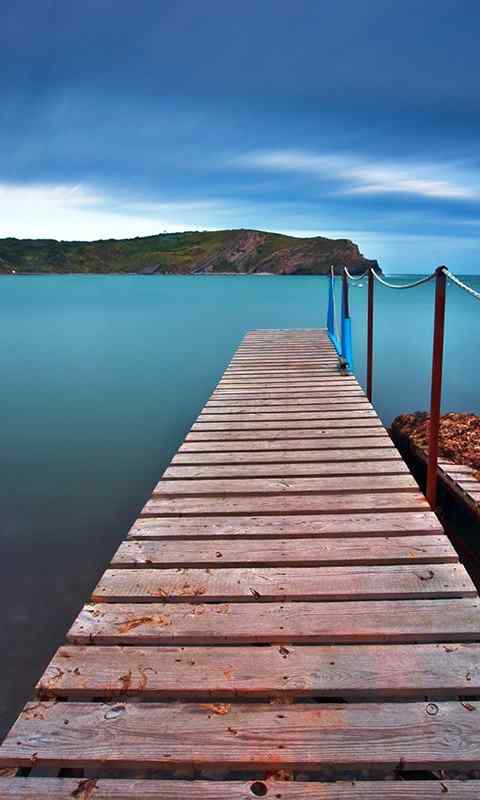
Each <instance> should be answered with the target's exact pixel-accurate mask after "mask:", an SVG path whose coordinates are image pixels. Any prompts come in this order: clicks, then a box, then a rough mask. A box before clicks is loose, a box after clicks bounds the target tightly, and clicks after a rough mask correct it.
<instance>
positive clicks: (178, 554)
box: [111, 535, 458, 569]
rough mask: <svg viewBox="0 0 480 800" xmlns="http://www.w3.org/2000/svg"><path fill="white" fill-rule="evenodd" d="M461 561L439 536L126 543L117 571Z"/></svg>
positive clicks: (116, 556) (118, 554)
mask: <svg viewBox="0 0 480 800" xmlns="http://www.w3.org/2000/svg"><path fill="white" fill-rule="evenodd" d="M456 561H458V556H457V554H456V552H455V550H454V548H453V547H452V545H451V543H450V541H449V539H448V538H447V537H446V536H443V535H436V536H435V535H433V536H425V535H422V536H389V537H384V536H378V537H361V538H360V537H358V538H345V537H342V538H338V539H326V538H324V539H296V538H289V539H249V540H247V541H245V540H244V539H243V537H242V538H241V539H240V540H238V539H237V540H235V539H222V538H220V537H218V538H216V539H214V540H212V541H208V540H207V541H203V542H202V546H201V547H199V546H198V541H195V539H193V540H187V541H185V540H175V541H173V542H172V541H143V540H140V541H136V540H133V539H131V540H128V541H125V542H122V544H121V545H120V547H119V548H118V550H117V552H116V553H115V554H114V556H113V558H112V561H111V564H112V566H113V567H124V568H132V567H135V568H142V567H143V568H148V569H151V568H156V569H167V568H169V567H170V568H172V567H178V568H183V567H208V568H209V569H219V568H221V567H243V566H245V567H248V566H250V567H275V566H278V567H282V566H299V567H300V566H307V565H308V566H310V567H313V566H318V567H320V566H327V565H328V566H342V565H344V564H348V565H351V566H353V565H357V566H368V565H370V566H371V565H373V564H443V563H454V562H456Z"/></svg>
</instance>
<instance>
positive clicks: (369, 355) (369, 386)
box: [367, 267, 375, 402]
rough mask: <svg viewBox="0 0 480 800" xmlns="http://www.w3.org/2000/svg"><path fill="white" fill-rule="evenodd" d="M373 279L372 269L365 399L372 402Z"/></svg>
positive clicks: (369, 281) (369, 272)
mask: <svg viewBox="0 0 480 800" xmlns="http://www.w3.org/2000/svg"><path fill="white" fill-rule="evenodd" d="M374 281H375V278H374V277H373V271H372V268H371V267H370V269H369V270H368V309H367V397H368V399H369V400H370V402H372V387H373V287H374Z"/></svg>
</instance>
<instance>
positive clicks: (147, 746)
mask: <svg viewBox="0 0 480 800" xmlns="http://www.w3.org/2000/svg"><path fill="white" fill-rule="evenodd" d="M467 706H468V707H467ZM428 707H429V706H428V704H427V703H420V702H419V703H415V702H412V703H408V704H405V703H387V704H376V703H364V704H362V703H358V704H357V703H350V704H348V703H347V704H334V703H329V704H322V706H315V705H309V706H308V708H305V707H302V706H301V705H289V706H276V705H264V704H259V705H257V706H256V707H255V708H252V706H251V705H249V704H246V705H241V704H238V705H237V704H235V705H234V704H232V705H227V706H221V707H220V708H219V707H218V706H215V705H211V704H208V703H207V704H198V703H191V704H188V703H170V704H169V703H149V704H148V706H147V705H145V704H144V703H134V702H129V703H117V704H116V705H112V704H104V703H84V702H76V703H68V702H63V703H56V702H55V701H44V702H42V703H38V702H35V703H30V704H27V705H26V707H25V709H24V711H23V712H22V714H21V715H20V717H19V719H18V720H17V722H16V723H15V725H14V726H13V728H12V730H11V731H10V733H9V734H8V736H7V738H6V739H5V741H4V743H3V745H2V746H1V747H0V764H1V765H4V766H10V765H11V764H20V765H21V766H31V765H32V764H35V765H39V766H57V767H87V768H92V767H102V768H105V767H110V768H112V767H119V766H120V767H122V768H127V769H128V768H154V769H155V768H156V769H161V768H172V767H181V766H184V765H185V766H186V765H194V766H196V767H202V766H203V767H208V766H219V767H226V768H228V769H231V770H238V769H251V768H265V769H268V768H271V766H272V763H273V764H275V767H276V768H277V769H278V768H280V767H285V768H291V769H302V768H320V767H322V766H327V765H328V766H335V767H337V768H346V769H348V768H352V767H356V768H364V767H368V768H372V767H378V768H380V767H382V768H385V769H394V768H396V767H398V765H399V764H400V765H401V767H402V768H403V769H437V768H446V767H447V766H450V767H455V768H463V769H465V768H472V767H477V765H478V760H479V758H480V744H479V741H478V722H477V714H475V713H474V712H473V713H472V711H470V710H469V708H473V709H476V708H477V705H476V704H475V703H468V704H462V703H459V702H442V703H438V705H436V712H435V714H430V713H427V711H428ZM479 708H480V706H479ZM67 723H68V724H67ZM86 742H88V746H87V747H86V746H85V744H86Z"/></svg>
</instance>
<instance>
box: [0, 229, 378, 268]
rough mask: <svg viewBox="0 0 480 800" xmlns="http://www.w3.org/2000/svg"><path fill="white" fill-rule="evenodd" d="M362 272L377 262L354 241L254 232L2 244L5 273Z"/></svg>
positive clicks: (4, 241)
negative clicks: (337, 270)
mask: <svg viewBox="0 0 480 800" xmlns="http://www.w3.org/2000/svg"><path fill="white" fill-rule="evenodd" d="M332 264H333V266H334V267H336V268H337V269H338V268H340V267H342V266H343V265H346V266H348V267H349V268H350V269H351V270H353V271H357V272H358V271H362V270H363V269H365V267H366V266H368V265H370V266H373V267H375V269H378V270H379V271H380V268H379V266H378V263H377V262H376V261H372V260H369V259H366V258H364V256H363V255H362V254H361V253H360V251H359V249H358V246H357V245H356V244H354V243H353V242H351V241H350V240H349V239H326V238H325V237H323V236H315V237H312V238H309V239H300V238H296V237H294V236H285V235H283V234H280V233H266V232H264V231H254V230H243V229H240V230H227V231H186V232H183V233H162V234H158V235H156V236H142V237H137V238H135V239H102V240H100V241H96V242H63V241H57V240H56V239H14V238H8V239H0V273H4V274H8V273H11V272H12V271H13V270H15V271H16V272H23V273H25V272H27V273H34V274H45V273H72V272H78V273H101V274H108V273H143V274H155V273H159V274H187V275H188V274H196V273H240V274H252V273H275V274H280V275H291V274H296V275H301V274H303V275H323V274H327V273H328V272H329V270H330V265H332Z"/></svg>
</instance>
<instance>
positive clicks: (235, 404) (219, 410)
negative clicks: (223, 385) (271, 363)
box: [202, 397, 374, 414]
mask: <svg viewBox="0 0 480 800" xmlns="http://www.w3.org/2000/svg"><path fill="white" fill-rule="evenodd" d="M336 409H338V411H339V412H340V413H344V412H345V411H373V410H374V409H373V406H372V405H371V403H369V402H368V400H366V399H365V398H364V397H360V398H358V399H355V398H354V399H353V400H336V401H333V400H325V401H323V402H322V401H315V400H302V399H299V400H285V401H283V402H282V401H281V400H280V401H279V402H277V401H275V400H266V401H265V402H264V403H262V402H260V401H257V400H231V401H228V400H209V401H208V403H206V404H205V406H204V407H203V410H202V414H243V413H245V414H256V413H257V412H259V413H262V412H263V413H264V414H265V413H271V414H288V413H289V412H292V413H294V414H295V413H297V412H300V413H306V412H312V411H329V412H332V411H335V410H336Z"/></svg>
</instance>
